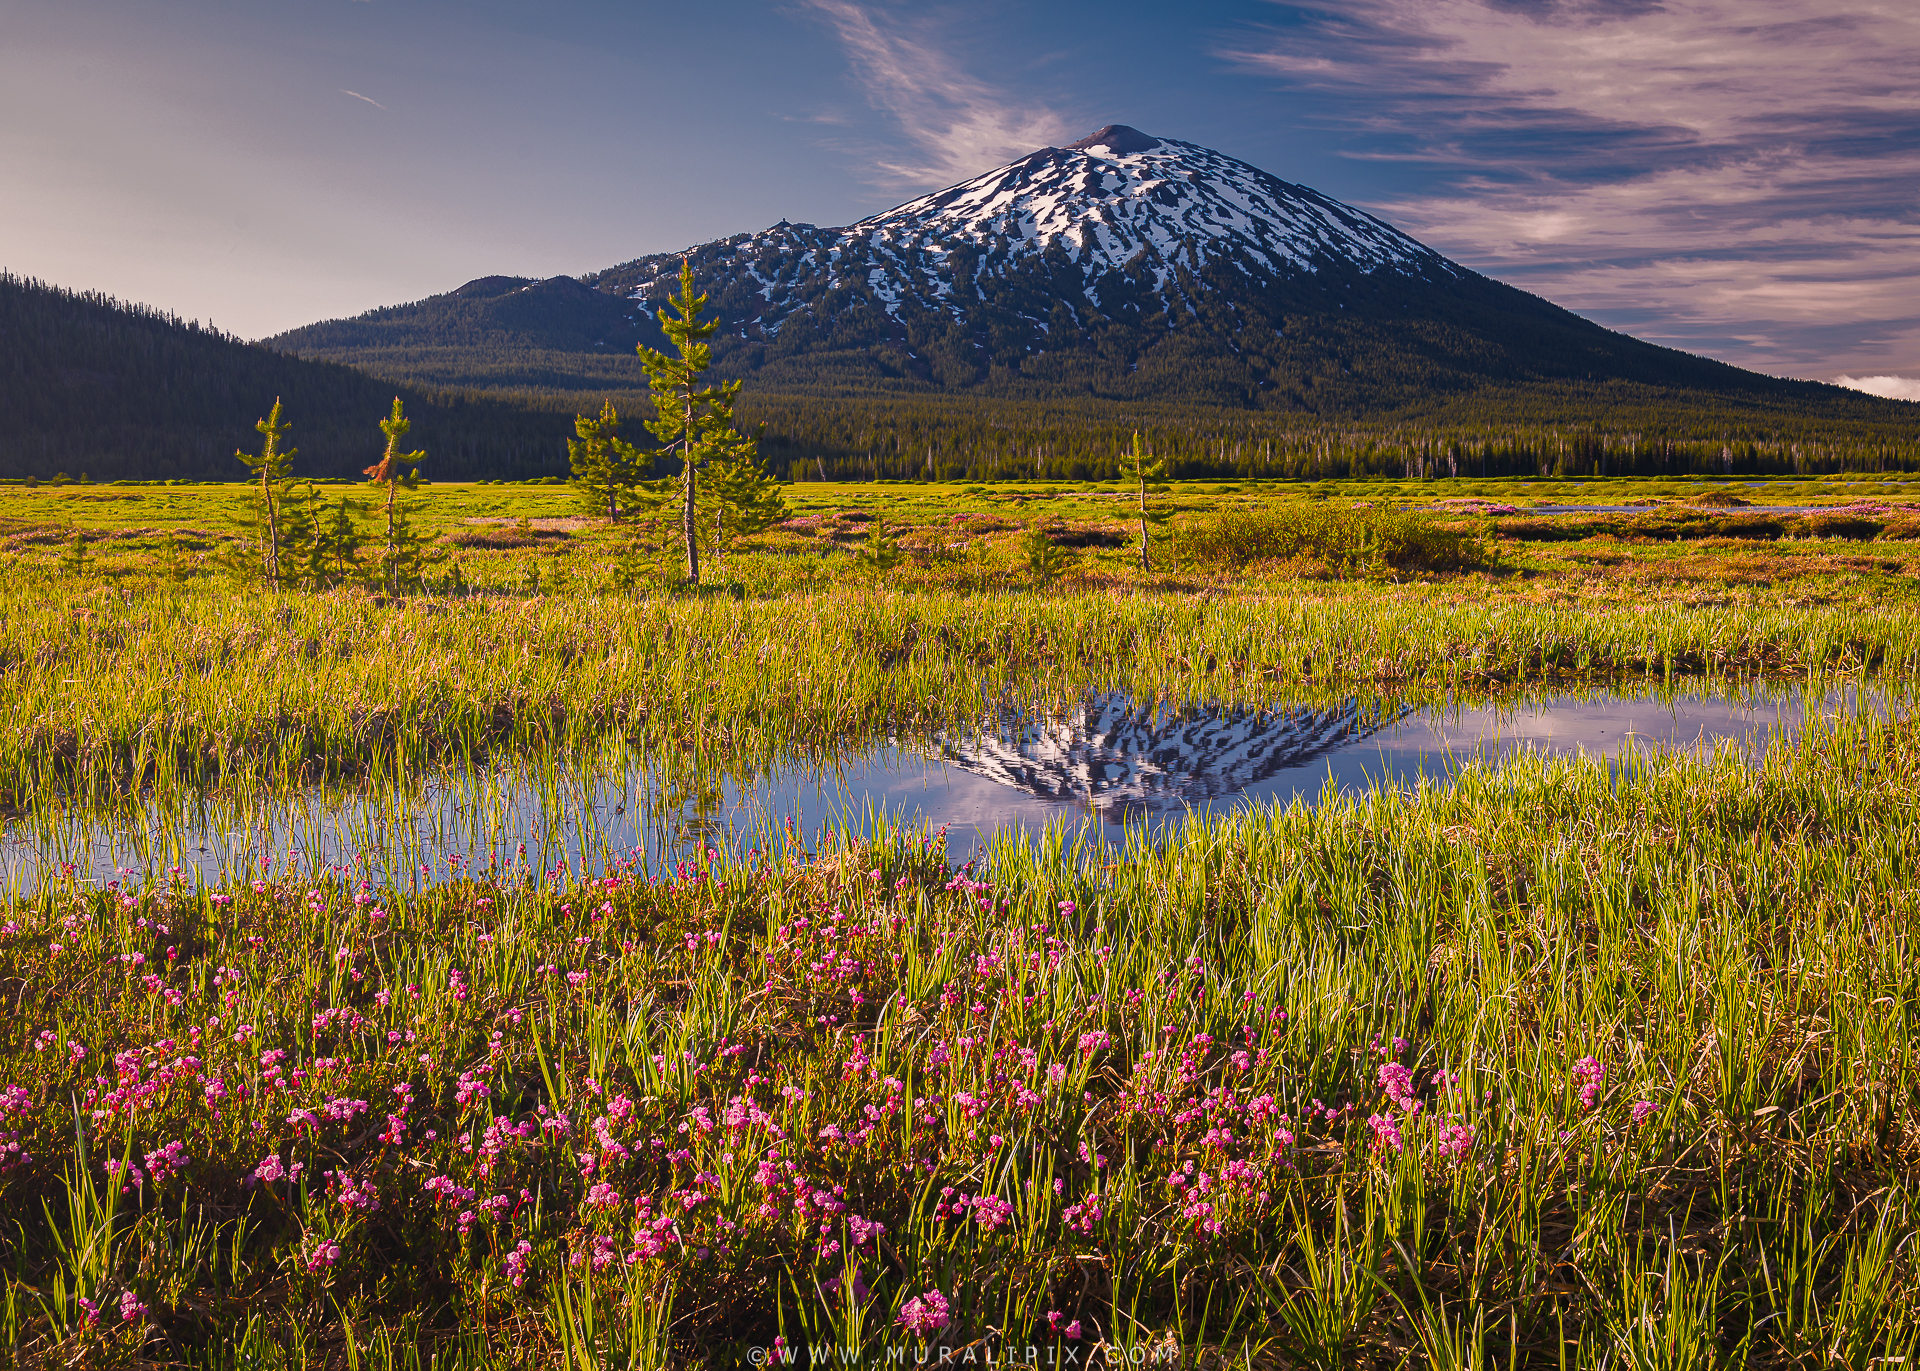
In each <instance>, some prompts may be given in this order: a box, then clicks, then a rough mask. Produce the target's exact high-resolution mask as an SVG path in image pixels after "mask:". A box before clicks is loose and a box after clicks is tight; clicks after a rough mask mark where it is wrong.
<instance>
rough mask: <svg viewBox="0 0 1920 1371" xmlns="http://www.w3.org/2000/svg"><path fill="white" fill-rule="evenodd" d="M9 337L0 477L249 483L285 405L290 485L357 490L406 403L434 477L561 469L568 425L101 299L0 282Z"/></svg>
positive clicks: (2, 368)
mask: <svg viewBox="0 0 1920 1371" xmlns="http://www.w3.org/2000/svg"><path fill="white" fill-rule="evenodd" d="M0 339H5V341H6V347H5V349H4V351H3V352H0V476H12V477H20V476H35V477H50V476H54V475H57V474H59V473H62V472H65V473H67V474H69V475H76V476H77V475H79V474H80V473H82V472H85V473H86V474H87V475H88V476H90V477H92V478H93V479H95V480H116V479H121V478H138V479H145V480H153V479H166V478H173V477H208V476H211V477H230V478H237V477H240V476H244V475H245V474H246V469H245V468H244V467H243V466H241V464H240V463H239V462H237V461H235V460H234V457H233V453H234V450H235V449H236V448H239V447H247V448H250V449H253V450H256V451H257V450H258V443H259V437H260V435H259V434H258V433H256V432H255V431H254V427H253V425H254V421H255V420H256V419H258V418H260V417H261V416H262V415H263V414H265V413H266V412H267V411H268V409H270V408H271V407H272V405H273V401H274V397H275V396H279V397H281V398H282V399H283V400H284V402H285V405H286V415H287V417H288V419H289V420H291V421H292V423H293V443H294V445H295V446H296V447H297V448H298V449H299V454H300V455H299V457H298V459H297V460H296V462H295V471H296V473H297V474H299V475H302V476H345V477H354V478H358V477H359V475H360V473H361V470H362V468H364V467H366V466H368V465H370V464H371V463H372V462H373V461H374V459H375V458H377V457H378V456H379V454H380V450H381V447H382V444H383V443H384V441H385V440H384V438H383V437H382V435H381V433H380V428H379V423H380V420H381V419H383V418H385V417H386V414H387V408H388V406H389V405H391V404H392V403H393V397H394V393H395V391H396V390H398V391H399V393H400V395H401V396H402V398H403V399H404V400H405V401H406V404H407V413H408V415H409V416H410V417H411V418H412V419H413V424H414V426H413V433H412V438H413V440H414V442H415V443H416V444H417V445H418V446H420V447H422V448H424V449H425V450H426V452H427V453H428V461H427V463H426V465H425V466H424V467H423V472H424V474H426V475H427V476H429V477H438V478H440V479H443V480H444V479H450V478H458V477H466V476H482V475H487V476H493V475H510V474H511V475H544V474H548V473H550V472H554V471H560V470H564V469H565V462H566V448H565V445H564V443H563V441H562V440H563V438H564V436H565V435H566V434H567V433H569V432H571V431H572V426H571V424H570V423H569V422H568V418H569V415H568V414H567V413H564V412H560V411H555V412H551V413H540V412H537V411H532V410H529V409H527V408H526V407H524V406H520V405H513V404H508V403H506V402H504V401H503V400H502V399H501V398H500V397H498V396H492V395H481V396H475V395H464V394H458V393H451V392H447V391H445V390H440V389H423V388H420V387H416V386H395V385H394V384H393V383H391V382H388V381H382V380H376V379H375V378H373V377H371V376H368V375H367V374H366V373H364V372H361V371H356V370H354V369H352V368H350V367H345V366H341V365H339V364H337V363H334V362H325V361H309V360H305V359H302V358H299V357H293V356H289V355H287V354H285V353H282V352H277V351H274V350H272V349H270V348H265V347H260V346H257V345H255V344H252V343H244V342H242V341H240V340H239V339H238V338H233V337H229V336H228V335H226V334H223V333H220V332H218V331H216V330H213V329H209V328H203V327H201V326H200V325H199V324H197V323H187V322H184V321H182V320H180V319H177V318H174V317H173V316H172V315H168V314H163V313H161V312H159V311H157V310H152V309H146V308H142V307H140V306H135V305H126V304H122V303H121V302H119V301H117V300H113V299H110V298H108V297H107V296H104V295H97V294H80V293H75V292H72V291H66V290H60V289H57V288H55V287H51V286H47V285H43V284H41V283H39V282H36V281H30V280H25V279H23V278H21V277H17V276H12V275H8V274H5V273H0Z"/></svg>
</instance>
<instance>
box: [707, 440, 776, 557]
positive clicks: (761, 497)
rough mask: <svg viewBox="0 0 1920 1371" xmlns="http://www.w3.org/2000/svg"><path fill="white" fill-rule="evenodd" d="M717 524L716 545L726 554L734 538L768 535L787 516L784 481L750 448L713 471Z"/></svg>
mask: <svg viewBox="0 0 1920 1371" xmlns="http://www.w3.org/2000/svg"><path fill="white" fill-rule="evenodd" d="M711 485H712V487H713V503H714V513H713V523H714V533H715V540H714V541H715V545H716V547H717V548H718V550H719V551H720V552H721V553H722V554H724V553H725V552H726V550H727V545H728V543H729V542H730V541H731V540H733V539H734V538H751V537H752V536H753V535H754V534H756V533H764V532H765V531H766V530H767V529H770V528H772V527H773V526H774V525H775V524H777V523H779V522H780V521H781V520H782V519H784V518H786V517H787V497H786V496H785V495H783V494H781V492H780V482H779V481H778V480H777V479H775V477H774V476H773V474H772V473H771V472H769V471H768V470H767V469H766V468H765V467H764V466H762V465H761V464H760V458H759V454H758V452H757V451H755V450H753V449H749V450H748V451H746V452H743V453H740V454H739V455H737V456H736V457H734V458H733V459H732V460H731V461H725V462H721V463H719V464H717V465H716V466H715V467H714V468H713V480H712V482H711Z"/></svg>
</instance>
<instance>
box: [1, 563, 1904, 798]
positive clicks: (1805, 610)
mask: <svg viewBox="0 0 1920 1371" xmlns="http://www.w3.org/2000/svg"><path fill="white" fill-rule="evenodd" d="M1917 648H1920V613H1916V611H1915V610H1914V608H1912V607H1911V606H1908V605H1903V604H1899V603H1893V604H1889V605H1887V606H1886V607H1884V608H1881V609H1877V610H1870V611H1866V612H1862V611H1860V610H1858V609H1856V608H1827V607H1818V606H1800V605H1784V604H1775V605H1740V606H1729V607H1724V608H1719V609H1712V608H1707V609H1702V608H1698V607H1688V608H1683V607H1680V606H1672V605H1653V606H1634V607H1609V608H1578V607H1562V606H1554V605H1539V604H1525V603H1512V602H1509V603H1501V604H1485V603H1464V604H1463V603H1459V602H1456V601H1451V600H1445V599H1438V598H1435V599H1426V598H1422V597H1419V596H1401V597H1397V598H1394V599H1383V598H1381V597H1379V596H1378V595H1376V594H1373V593H1372V592H1369V591H1365V590H1357V589H1353V588H1342V589H1340V590H1337V591H1330V592H1329V593H1326V594H1317V595H1312V596H1299V595H1284V596H1282V595H1274V596H1255V595H1246V596H1239V597H1235V598H1231V599H1213V598H1209V597H1206V596H1191V597H1189V596H1177V597H1168V596H1153V597H1148V596H1138V595H1133V594H1128V593H1105V592H1098V591H1095V592H1079V593H1068V594H1062V595H1058V596H1048V597H1036V596H1030V595H1025V594H1018V593H1001V594H975V595H966V596H961V595H944V594H895V593H889V592H886V591H875V590H872V589H867V590H859V589H839V590H830V591H825V592H821V593H819V594H800V595H795V596H791V597H789V598H786V599H783V600H780V601H774V602H766V601H744V602H741V601H734V600H732V599H708V598H699V599H683V598H671V597H656V598H641V599H633V598H627V597H623V596H612V597H607V598H597V597H579V598H555V599H539V598H536V599H529V600H524V601H523V600H501V599H497V598H485V599H465V598H450V599H419V600H411V601H404V602H397V603H395V602H383V601H378V600H374V599H370V598H367V597H365V596H362V595H358V594H335V595H313V596H299V595H274V594H262V595H257V596H237V595H234V594H232V593H231V591H229V590H225V589H209V590H191V589H180V590H174V589H166V588H159V589H154V590H151V591H149V592H144V593H141V594H137V595H136V594H132V593H128V594H122V593H120V592H118V591H113V590H106V589H102V590H100V591H98V592H96V593H95V594H93V595H91V596H87V597H83V598H81V599H78V600H68V601H60V600H56V599H52V598H49V597H45V596H42V595H39V594H37V593H36V592H35V591H34V590H33V589H32V588H31V587H27V586H22V585H18V584H16V585H13V586H11V587H9V588H8V589H7V590H5V591H4V592H0V686H3V687H4V688H0V805H7V806H10V807H13V808H16V809H20V808H24V807H26V806H27V805H29V804H31V803H44V802H46V801H48V800H51V799H53V798H56V797H59V796H63V795H64V796H68V797H71V798H72V799H74V800H76V801H79V802H82V803H86V804H89V805H103V804H110V803H113V802H115V801H116V800H123V799H124V798H125V797H127V796H128V795H129V794H132V793H136V792H141V791H149V792H155V793H163V794H164V793H172V792H184V791H187V790H193V789H206V788H209V787H219V786H229V785H238V784H242V783H246V784H253V785H268V786H273V787H288V786H297V785H304V784H309V783H312V782H315V781H320V780H325V779H329V778H363V779H369V780H385V779H391V778H393V777H395V776H398V775H401V774H407V773H412V774H418V773H420V772H422V771H424V770H426V769H428V768H430V767H436V766H440V767H444V766H469V765H472V764H473V763H475V762H476V761H478V760H480V759H482V758H485V757H487V756H489V755H494V754H503V753H504V754H515V755H517V754H524V753H527V752H531V751H539V750H559V751H563V752H574V751H577V750H581V749H591V748H594V747H597V746H599V745H601V744H602V743H604V742H605V741H607V740H608V739H609V738H619V739H624V740H625V741H627V742H628V743H631V744H633V745H635V746H637V747H640V748H643V749H645V750H649V751H653V752H663V751H678V752H683V753H685V754H687V755H688V756H689V758H691V759H695V760H697V761H699V762H700V763H701V764H702V765H703V766H708V767H713V766H719V767H726V766H763V765H765V764H767V763H768V762H770V761H773V760H774V759H777V758H780V757H793V756H799V757H808V756H812V757H824V756H827V755H829V754H830V753H832V752H834V751H835V750H837V749H838V748H839V747H840V746H842V745H843V744H844V743H846V742H847V741H848V740H853V741H855V742H858V741H861V740H865V739H872V738H877V737H881V736H884V735H885V734H887V733H889V732H900V733H912V732H916V731H930V730H932V729H935V728H940V727H950V726H953V725H956V724H959V723H963V722H967V721H970V720H973V719H976V718H978V717H979V716H980V714H981V712H982V711H983V710H984V709H986V708H987V707H988V706H989V705H991V704H993V703H995V702H998V701H1001V700H1005V699H1009V698H1011V699H1017V700H1019V701H1021V702H1032V701H1038V702H1045V701H1047V700H1049V699H1056V700H1057V699H1065V698H1067V697H1068V696H1070V695H1074V694H1078V693H1079V692H1080V691H1081V690H1083V689H1086V688H1088V687H1093V688H1101V689H1107V688H1118V689H1126V690H1129V691H1131V692H1132V693H1133V694H1134V696H1135V697H1136V698H1139V699H1143V700H1146V699H1154V698H1170V699H1202V700H1212V701H1220V702H1252V703H1267V702H1272V701H1275V700H1279V699H1317V698H1331V697H1335V696H1339V695H1344V694H1348V693H1350V692H1353V691H1356V690H1362V691H1366V692H1368V693H1371V694H1376V695H1387V696H1392V697H1395V698H1402V699H1410V700H1419V699H1438V698H1444V697H1446V696H1448V695H1449V694H1452V693H1455V692H1459V691H1463V690H1466V691H1473V690H1486V689H1490V688H1498V687H1505V686H1510V685H1514V684H1524V683H1541V682H1557V683H1576V682H1602V681H1608V680H1615V679H1620V678H1623V677H1632V678H1641V679H1645V678H1653V679H1659V680H1671V679H1673V678H1674V677H1678V676H1699V677H1706V678H1709V679H1712V678H1716V677H1718V678H1725V677H1730V676H1731V677H1738V676H1744V675H1754V674H1763V673H1771V674H1780V673H1785V674H1808V673H1846V672H1862V671H1866V670H1869V669H1872V670H1876V671H1878V672H1879V673H1880V674H1881V675H1882V676H1883V677H1891V678H1904V677H1907V676H1910V675H1911V674H1912V672H1913V670H1914V666H1915V663H1916V661H1920V652H1917V651H1916V649H1917Z"/></svg>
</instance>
